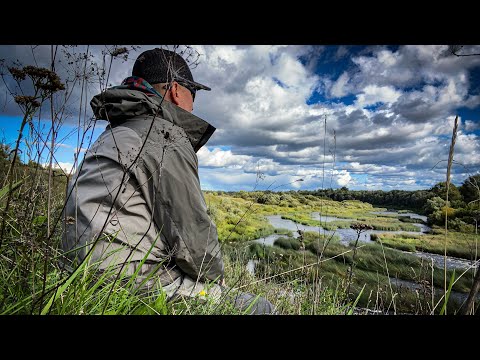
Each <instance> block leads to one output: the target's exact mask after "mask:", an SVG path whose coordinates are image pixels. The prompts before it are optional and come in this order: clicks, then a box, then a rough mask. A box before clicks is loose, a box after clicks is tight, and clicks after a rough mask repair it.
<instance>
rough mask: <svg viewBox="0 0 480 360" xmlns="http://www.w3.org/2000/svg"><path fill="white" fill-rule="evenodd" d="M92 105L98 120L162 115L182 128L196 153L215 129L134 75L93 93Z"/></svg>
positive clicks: (111, 120) (112, 121)
mask: <svg viewBox="0 0 480 360" xmlns="http://www.w3.org/2000/svg"><path fill="white" fill-rule="evenodd" d="M131 90H134V91H131ZM91 106H92V109H93V111H94V113H95V115H96V117H97V119H108V120H109V121H110V122H111V123H114V122H116V120H120V121H122V120H125V118H129V117H135V116H141V115H155V116H157V115H159V116H162V117H163V118H164V119H165V120H167V121H169V122H171V123H173V124H175V125H177V126H180V127H181V128H183V130H184V131H185V133H186V134H187V136H188V139H189V140H190V143H191V144H192V147H193V149H194V150H195V152H197V151H198V150H200V148H201V147H202V146H203V145H205V144H206V143H207V141H208V140H209V139H210V137H211V136H212V134H213V133H214V132H215V130H216V129H215V127H213V126H212V125H210V124H209V123H208V122H206V121H205V120H203V119H201V118H199V117H198V116H196V115H193V114H192V113H190V112H188V111H186V110H183V109H182V108H181V107H179V106H177V105H175V104H172V103H171V102H168V101H163V98H162V96H161V95H160V93H158V92H157V91H156V90H155V89H154V88H153V86H152V85H150V84H149V83H148V82H147V81H145V80H144V79H142V78H140V77H136V76H130V77H127V78H126V79H124V80H123V81H122V84H121V85H119V86H114V87H111V88H109V89H107V90H106V91H105V92H104V93H102V94H99V95H97V96H94V98H93V99H92V101H91Z"/></svg>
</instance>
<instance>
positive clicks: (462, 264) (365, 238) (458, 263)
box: [248, 211, 478, 273]
mask: <svg viewBox="0 0 480 360" xmlns="http://www.w3.org/2000/svg"><path fill="white" fill-rule="evenodd" d="M374 213H375V214H379V215H394V214H396V215H400V216H407V215H408V216H410V217H411V218H417V219H421V220H424V221H425V218H426V217H425V216H422V215H418V214H414V213H404V214H403V213H401V214H398V213H397V212H393V211H382V212H374ZM266 218H267V219H268V221H269V222H270V224H271V225H272V226H273V227H275V228H277V229H287V230H290V231H292V233H293V237H295V238H298V237H299V236H300V235H299V234H298V230H301V231H314V232H319V233H320V234H322V235H337V236H338V237H339V238H340V243H342V244H343V245H348V244H349V243H350V242H352V241H355V240H356V238H357V233H356V231H355V230H353V229H350V228H349V229H337V230H335V231H328V230H325V229H323V228H322V227H320V226H310V225H303V224H299V223H296V222H294V221H292V220H286V219H282V216H281V215H269V216H266ZM312 218H313V219H316V220H318V219H319V213H318V212H314V213H312ZM337 220H346V219H341V218H337V217H334V216H322V217H321V221H322V222H330V221H337ZM413 225H415V226H418V227H419V228H420V232H408V231H386V230H368V231H365V232H363V233H361V234H360V238H359V241H362V242H366V243H369V242H372V240H371V238H370V235H371V234H379V233H390V234H398V233H411V234H417V235H418V234H420V235H421V234H424V233H426V232H428V231H429V230H430V227H428V226H426V225H424V224H413ZM280 237H285V235H279V234H272V235H269V236H266V237H263V238H260V239H256V240H253V241H255V242H258V243H260V244H263V245H268V246H273V244H274V242H275V240H277V239H278V238H280ZM398 251H402V250H398ZM402 252H403V253H407V254H411V255H415V256H418V257H421V258H423V259H425V260H427V261H429V262H430V261H432V260H433V262H434V265H435V266H436V267H438V268H442V269H443V266H444V262H443V255H438V254H432V253H426V252H421V251H416V252H408V251H402ZM477 266H478V264H477ZM254 267H255V266H254V263H250V262H249V265H248V268H249V271H250V272H251V273H253V272H254ZM469 267H476V266H475V263H474V261H470V260H466V259H461V258H456V257H453V256H447V269H459V270H465V269H467V268H469Z"/></svg>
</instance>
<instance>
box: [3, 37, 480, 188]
mask: <svg viewBox="0 0 480 360" xmlns="http://www.w3.org/2000/svg"><path fill="white" fill-rule="evenodd" d="M160 46H162V45H150V46H146V45H143V46H138V47H135V48H131V47H130V46H128V49H129V50H130V51H129V53H128V54H127V56H126V57H125V59H124V58H116V59H114V60H113V62H112V64H111V67H110V60H109V59H110V57H108V56H107V65H108V66H107V69H108V68H110V72H109V78H108V84H104V85H107V86H108V85H111V86H113V85H118V84H120V82H121V81H122V80H123V79H124V78H125V77H127V76H129V75H130V74H131V68H132V66H133V63H134V61H135V59H136V57H137V56H138V55H139V54H140V53H141V52H142V51H144V50H147V49H151V48H154V47H160ZM111 48H112V47H111V46H102V45H91V46H88V48H87V46H85V45H82V46H77V47H68V48H66V49H62V48H59V50H58V52H57V58H58V59H60V62H59V63H58V64H57V66H56V69H57V72H58V73H59V75H60V77H61V78H62V79H70V80H71V81H74V80H75V79H76V80H77V81H76V83H75V84H73V83H71V85H69V86H70V87H69V89H72V91H71V96H70V97H69V98H68V100H67V106H66V107H65V112H64V116H63V118H62V121H63V122H62V126H61V127H60V128H59V135H58V138H57V140H56V142H57V145H56V147H55V164H56V166H60V167H62V168H64V169H67V171H70V170H71V169H72V167H74V164H75V155H74V154H75V153H76V152H77V151H79V153H80V159H81V156H82V154H84V153H85V150H86V149H87V148H88V145H89V144H91V142H93V141H95V139H96V138H97V137H98V136H99V135H100V134H101V132H102V131H103V130H104V129H105V126H106V122H105V121H96V122H93V121H91V120H90V119H91V118H92V116H93V114H92V111H91V109H90V106H89V102H90V100H91V98H92V97H93V96H94V95H96V94H98V93H99V92H100V89H101V86H102V85H101V84H100V83H99V82H98V78H96V77H95V75H94V74H93V73H91V74H90V75H89V77H88V80H89V81H88V86H85V87H82V86H80V79H81V75H79V74H81V73H82V71H81V70H83V69H84V64H85V62H82V61H80V62H79V63H77V64H76V65H75V64H72V62H73V59H74V58H75V56H82V54H84V53H86V52H87V50H88V63H87V67H85V69H87V68H92V70H93V68H94V66H92V65H91V64H92V62H94V63H96V64H97V65H98V64H100V65H101V64H102V53H104V52H105V51H106V50H107V49H111ZM170 48H171V47H170ZM192 48H193V49H194V51H195V54H196V53H199V54H200V56H199V58H198V61H197V64H196V66H192V73H193V77H194V79H195V81H198V82H200V83H202V84H205V85H207V86H209V87H211V88H212V90H211V91H198V92H197V95H196V98H195V103H194V110H193V113H194V114H195V115H197V116H199V117H201V118H202V119H204V120H206V121H207V122H209V123H210V124H211V125H213V126H214V127H216V129H217V130H216V131H215V133H214V134H213V135H212V137H211V138H210V140H209V141H208V143H207V144H206V146H204V147H203V148H202V149H200V150H199V152H198V153H197V155H198V160H199V175H200V182H201V185H202V189H204V190H225V191H238V190H246V191H251V190H254V189H256V190H267V189H270V190H275V191H283V190H315V189H326V188H339V187H343V186H345V187H347V188H349V189H354V190H385V191H388V190H393V189H401V190H417V189H428V188H430V187H432V186H433V185H435V184H436V183H438V182H439V181H445V178H446V166H447V161H446V160H447V159H448V152H449V147H450V142H451V137H452V129H453V124H454V119H455V117H456V116H457V115H458V118H459V127H458V133H457V139H456V144H455V153H454V164H453V167H452V181H453V183H454V184H456V185H460V184H461V183H462V182H463V181H464V180H465V178H467V177H468V176H470V175H473V174H477V173H479V172H480V141H479V137H480V56H464V57H457V56H454V55H452V54H451V53H450V52H449V48H448V46H446V45H445V46H442V45H398V46H397V45H396V46H392V45H388V46H384V45H368V46H358V45H356V46H346V45H339V46H333V45H326V46H318V45H315V46H307V45H291V46H284V45H272V46H266V45H257V46H247V45H231V46H227V45H221V46H215V45H193V46H192ZM180 49H183V48H182V47H181V48H180ZM67 52H68V53H69V54H70V56H67ZM460 53H461V54H469V53H480V46H472V45H470V46H465V47H464V48H462V49H461V50H460ZM0 59H5V61H4V63H3V64H4V66H6V65H8V66H10V65H11V64H13V62H14V61H19V62H20V63H21V64H23V65H37V66H45V67H49V66H50V61H51V46H50V45H46V46H36V47H32V46H26V45H21V46H14V45H8V46H7V45H2V46H0ZM79 64H80V65H79ZM87 72H88V70H87ZM3 73H5V71H3ZM22 86H23V88H22V90H23V91H24V93H25V94H28V90H29V89H28V86H24V85H22ZM69 89H67V90H69ZM9 90H10V91H13V92H17V93H18V92H19V91H20V88H19V87H18V86H17V85H16V84H15V83H14V82H13V80H12V79H11V78H9V76H8V73H5V75H4V76H3V80H0V138H2V141H3V142H4V143H7V144H10V145H13V144H14V143H15V140H16V139H17V136H18V129H19V127H20V124H21V120H22V117H23V116H22V113H21V111H20V109H19V107H18V106H17V104H16V103H15V102H14V101H13V98H12V96H11V95H10V94H9ZM59 96H64V95H59ZM58 103H60V102H58ZM49 114H50V112H49V106H48V107H46V108H45V109H44V108H42V114H37V115H38V116H37V117H36V118H35V124H36V125H35V126H37V128H38V129H42V128H43V130H41V132H42V139H44V140H46V142H47V143H48V142H49V140H48V139H49V134H48V131H47V129H48V126H49V124H50V122H51V119H50V117H49ZM79 128H80V129H81V132H82V133H83V130H84V129H87V130H88V131H87V134H86V136H85V138H84V139H83V140H84V141H83V143H80V140H81V139H80V138H81V137H79V135H78V133H79V132H78V129H79ZM28 131H29V129H28V128H27V129H26V130H25V137H24V141H23V142H22V150H23V151H22V156H23V159H24V160H25V159H26V158H27V157H28V154H29V146H30V147H31V144H30V145H29V144H28ZM45 154H46V152H45ZM47 160H48V159H47V158H46V157H45V158H43V159H42V160H41V162H47Z"/></svg>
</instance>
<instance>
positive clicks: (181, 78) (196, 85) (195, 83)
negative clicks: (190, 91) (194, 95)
mask: <svg viewBox="0 0 480 360" xmlns="http://www.w3.org/2000/svg"><path fill="white" fill-rule="evenodd" d="M175 77H176V78H178V79H179V80H182V81H185V82H187V83H189V84H190V85H192V86H193V87H194V88H195V89H196V90H207V91H210V90H212V89H211V88H209V87H208V86H205V85H203V84H200V83H198V82H195V81H192V80H188V79H185V78H183V77H181V76H178V75H177V76H175ZM175 77H174V80H175Z"/></svg>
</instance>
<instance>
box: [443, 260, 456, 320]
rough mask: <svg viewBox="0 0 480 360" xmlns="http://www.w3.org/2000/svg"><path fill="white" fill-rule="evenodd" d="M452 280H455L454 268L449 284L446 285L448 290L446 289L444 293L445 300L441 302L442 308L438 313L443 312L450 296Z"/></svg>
mask: <svg viewBox="0 0 480 360" xmlns="http://www.w3.org/2000/svg"><path fill="white" fill-rule="evenodd" d="M454 280H455V269H453V273H452V277H451V278H450V284H449V285H448V290H447V293H446V294H445V301H444V303H443V306H442V310H440V315H444V314H445V310H446V308H447V303H448V298H449V297H450V293H451V292H452V286H453V282H454Z"/></svg>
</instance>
